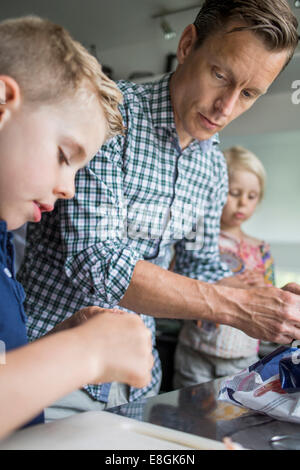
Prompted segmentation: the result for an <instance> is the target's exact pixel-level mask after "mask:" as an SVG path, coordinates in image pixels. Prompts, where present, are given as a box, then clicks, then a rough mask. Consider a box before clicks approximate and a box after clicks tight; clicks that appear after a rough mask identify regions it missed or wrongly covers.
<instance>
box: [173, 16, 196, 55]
mask: <svg viewBox="0 0 300 470" xmlns="http://www.w3.org/2000/svg"><path fill="white" fill-rule="evenodd" d="M196 41H197V30H196V27H195V25H193V24H189V25H188V26H187V27H186V28H185V30H184V31H183V33H182V35H181V38H180V40H179V44H178V48H177V60H178V64H183V62H184V61H185V59H186V58H187V57H188V56H189V55H190V53H191V52H192V50H193V49H194V45H195V43H196Z"/></svg>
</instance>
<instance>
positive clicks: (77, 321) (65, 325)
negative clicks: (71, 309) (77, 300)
mask: <svg viewBox="0 0 300 470" xmlns="http://www.w3.org/2000/svg"><path fill="white" fill-rule="evenodd" d="M110 311H115V310H114V309H113V310H110ZM101 312H107V309H105V308H100V307H85V308H82V309H81V310H78V312H76V313H74V314H73V315H72V316H71V317H70V318H67V319H66V320H64V321H63V322H61V323H59V324H58V325H56V326H55V327H54V328H53V329H52V330H51V331H49V332H48V333H47V335H50V334H52V333H58V332H59V331H63V330H69V329H70V328H74V327H76V326H79V325H81V324H82V323H84V322H86V321H87V320H89V319H90V318H92V317H93V316H94V315H97V314H99V313H101ZM45 336H46V335H45Z"/></svg>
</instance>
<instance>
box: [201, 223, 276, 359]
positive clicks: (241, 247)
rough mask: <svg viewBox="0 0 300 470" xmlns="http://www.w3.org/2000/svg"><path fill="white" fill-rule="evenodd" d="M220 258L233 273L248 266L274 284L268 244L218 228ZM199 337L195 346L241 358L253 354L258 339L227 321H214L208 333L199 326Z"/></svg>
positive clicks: (217, 353) (202, 349) (240, 271)
mask: <svg viewBox="0 0 300 470" xmlns="http://www.w3.org/2000/svg"><path fill="white" fill-rule="evenodd" d="M219 248H220V253H221V259H222V261H223V262H225V263H226V264H227V265H228V267H229V268H230V269H231V271H232V272H233V273H234V274H239V273H242V272H243V271H244V270H246V269H247V270H251V271H255V272H258V273H261V274H262V275H263V276H264V279H265V283H266V284H269V285H272V284H273V285H274V284H275V276H274V261H273V258H272V255H271V252H270V246H269V244H267V243H265V242H261V243H260V244H254V243H251V242H249V241H247V240H239V239H237V238H235V237H233V236H232V235H229V234H228V233H226V232H224V231H221V232H220V239H219ZM199 333H200V341H199V343H198V348H199V349H200V350H201V351H203V352H206V353H208V354H211V355H213V356H217V357H223V358H244V357H250V356H252V355H255V354H256V353H257V350H258V346H259V340H257V339H255V338H252V337H250V336H248V335H246V334H245V333H244V332H243V331H240V330H238V329H236V328H233V327H231V326H228V325H217V327H215V328H214V334H212V329H210V331H209V333H208V330H207V332H206V331H205V329H203V328H201V327H200V328H199Z"/></svg>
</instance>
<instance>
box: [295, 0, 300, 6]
mask: <svg viewBox="0 0 300 470" xmlns="http://www.w3.org/2000/svg"><path fill="white" fill-rule="evenodd" d="M295 7H296V8H300V0H295Z"/></svg>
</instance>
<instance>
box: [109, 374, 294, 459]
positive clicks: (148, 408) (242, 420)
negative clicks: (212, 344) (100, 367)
mask: <svg viewBox="0 0 300 470" xmlns="http://www.w3.org/2000/svg"><path fill="white" fill-rule="evenodd" d="M220 383H221V381H220V380H215V381H212V382H207V383H205V384H201V385H196V386H192V387H187V388H184V389H182V390H175V391H173V392H169V393H164V394H161V395H157V396H156V397H152V398H148V399H144V400H140V401H137V402H135V403H129V404H126V405H122V406H119V407H116V408H111V409H110V410H108V411H109V412H111V413H116V414H120V415H122V416H127V417H129V418H134V419H137V420H139V421H144V422H148V423H152V424H157V425H161V426H165V427H169V428H172V429H176V430H178V431H184V432H188V433H191V434H196V435H198V436H202V437H207V438H210V439H215V440H218V441H222V439H223V438H224V437H230V438H231V439H232V440H233V441H234V442H237V443H239V444H241V445H242V446H244V447H246V448H248V449H255V450H256V449H258V450H272V449H274V448H276V449H283V448H291V447H287V444H288V441H289V443H290V444H291V442H292V441H291V440H289V439H285V440H284V443H283V442H282V441H281V445H279V443H277V445H276V444H274V442H272V441H271V439H272V438H273V437H274V436H290V435H294V434H299V433H300V424H295V423H288V422H283V421H278V420H275V419H273V418H270V417H269V416H266V415H262V414H258V413H255V412H252V411H250V410H247V409H245V408H239V407H237V406H234V405H230V404H227V403H223V402H219V401H218V399H217V397H218V393H219V386H220ZM293 443H295V439H294V440H293ZM284 445H286V447H284Z"/></svg>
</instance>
